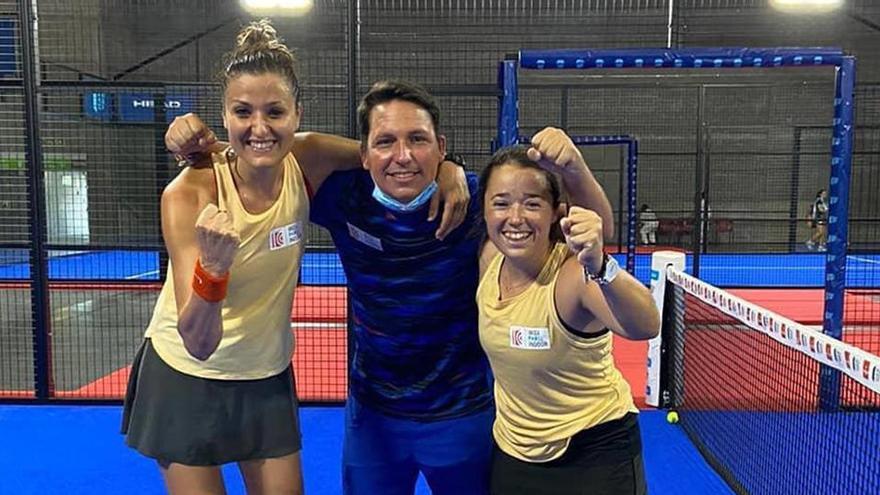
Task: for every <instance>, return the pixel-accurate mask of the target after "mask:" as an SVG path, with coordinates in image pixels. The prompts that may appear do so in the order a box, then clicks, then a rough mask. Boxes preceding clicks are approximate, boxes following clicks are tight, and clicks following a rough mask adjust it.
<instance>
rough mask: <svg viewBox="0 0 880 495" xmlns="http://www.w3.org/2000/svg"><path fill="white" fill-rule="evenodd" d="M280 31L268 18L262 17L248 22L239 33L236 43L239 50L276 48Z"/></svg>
mask: <svg viewBox="0 0 880 495" xmlns="http://www.w3.org/2000/svg"><path fill="white" fill-rule="evenodd" d="M279 44H280V42H279V41H278V31H276V30H275V28H274V27H272V24H270V23H269V20H268V19H260V20H259V21H254V22H251V23H250V24H248V25H247V26H246V27H245V28H244V29H242V30H241V32H239V33H238V37H237V39H236V45H237V48H238V50H239V51H257V50H260V49H265V48H269V49H272V48H276V47H277V46H278V45H279Z"/></svg>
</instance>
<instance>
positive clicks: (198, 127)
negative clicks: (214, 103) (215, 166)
mask: <svg viewBox="0 0 880 495" xmlns="http://www.w3.org/2000/svg"><path fill="white" fill-rule="evenodd" d="M165 147H166V148H168V151H170V152H171V153H174V154H175V155H176V156H179V157H183V158H186V159H187V160H188V161H195V159H196V158H197V157H199V156H201V155H203V154H208V153H212V152H215V151H222V150H223V149H225V145H223V144H221V143H219V142H218V141H217V136H215V135H214V131H212V130H211V129H210V128H208V126H207V125H205V123H204V122H202V119H200V118H199V116H198V115H196V114H194V113H188V114H186V115H181V116H179V117H175V118H174V121H173V122H171V125H170V126H168V130H167V131H166V132H165Z"/></svg>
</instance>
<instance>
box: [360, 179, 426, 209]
mask: <svg viewBox="0 0 880 495" xmlns="http://www.w3.org/2000/svg"><path fill="white" fill-rule="evenodd" d="M435 192H437V182H436V181H431V183H430V184H428V185H427V187H425V188H424V189H422V192H420V193H419V195H418V196H416V197H415V198H413V199H412V201H410V202H409V203H401V202H400V201H398V200H396V199H394V198H392V197H391V196H389V195H387V194H385V192H384V191H382V190H381V189H379V186H376V185H374V186H373V199H375V200H376V201H378V202H379V203H381V204H382V206H385V207H386V208H388V209H390V210H394V211H399V212H401V213H407V212H410V211H415V210H418V209H419V208H421V207H422V206H424V204H425V203H427V202H428V200H430V199H431V196H433V195H434V193H435Z"/></svg>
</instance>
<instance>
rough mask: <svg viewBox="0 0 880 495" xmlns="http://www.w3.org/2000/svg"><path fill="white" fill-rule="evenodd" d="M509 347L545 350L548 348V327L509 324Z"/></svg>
mask: <svg viewBox="0 0 880 495" xmlns="http://www.w3.org/2000/svg"><path fill="white" fill-rule="evenodd" d="M510 347H513V348H514V349H526V350H530V351H543V350H547V349H549V348H550V329H549V328H540V327H539V328H534V327H521V326H511V327H510Z"/></svg>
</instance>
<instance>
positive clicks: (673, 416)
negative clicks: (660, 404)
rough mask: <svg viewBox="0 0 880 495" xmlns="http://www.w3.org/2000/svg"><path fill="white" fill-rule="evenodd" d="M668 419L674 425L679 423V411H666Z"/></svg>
mask: <svg viewBox="0 0 880 495" xmlns="http://www.w3.org/2000/svg"><path fill="white" fill-rule="evenodd" d="M666 421H668V422H669V423H670V424H673V425H674V424H675V423H678V413H677V412H675V411H669V412H668V413H666Z"/></svg>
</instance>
